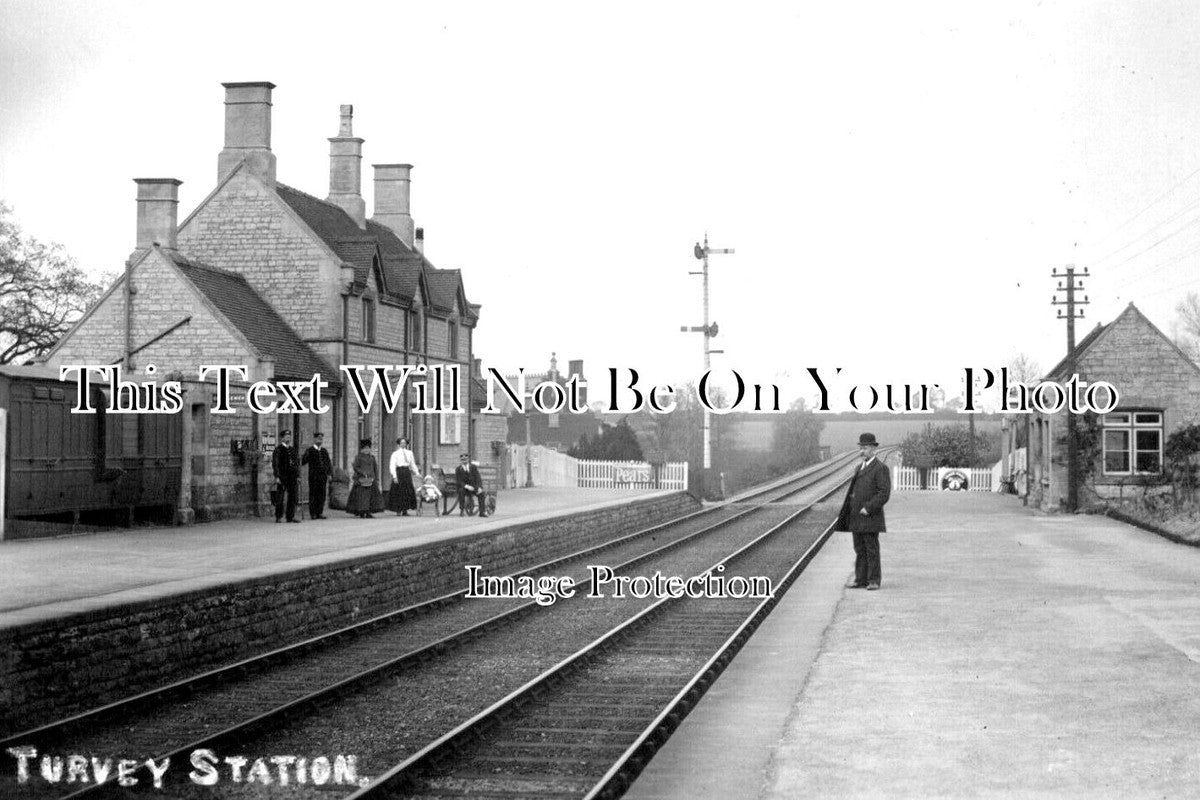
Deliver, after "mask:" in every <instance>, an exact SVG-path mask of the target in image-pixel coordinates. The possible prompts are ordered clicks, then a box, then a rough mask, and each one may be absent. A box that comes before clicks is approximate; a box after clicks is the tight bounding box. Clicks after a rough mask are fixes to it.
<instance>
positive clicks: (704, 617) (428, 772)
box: [350, 505, 834, 800]
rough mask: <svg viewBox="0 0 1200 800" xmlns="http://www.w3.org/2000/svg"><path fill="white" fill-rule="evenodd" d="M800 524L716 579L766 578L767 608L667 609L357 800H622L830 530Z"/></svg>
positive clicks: (720, 603) (690, 605) (703, 600)
mask: <svg viewBox="0 0 1200 800" xmlns="http://www.w3.org/2000/svg"><path fill="white" fill-rule="evenodd" d="M830 510H831V511H833V510H834V509H833V506H832V505H831V506H830ZM803 513H804V512H803V511H799V512H796V514H794V515H792V516H790V517H789V518H788V519H786V520H784V521H783V522H780V523H778V524H776V525H774V526H772V527H771V529H770V530H769V531H767V532H766V533H764V534H763V535H762V536H760V537H758V538H756V539H755V540H754V541H752V542H750V543H748V544H747V545H745V546H744V547H743V548H741V549H740V550H738V551H737V552H736V553H734V554H733V555H730V556H729V557H727V558H725V559H723V560H722V561H720V562H718V563H717V564H714V565H713V566H712V567H711V570H713V571H715V570H721V571H722V572H723V574H724V575H725V577H726V578H727V580H729V579H732V578H733V577H734V576H742V577H743V578H745V579H747V580H749V579H752V578H753V577H761V576H770V578H771V579H772V581H773V585H774V586H775V591H774V593H773V594H772V595H771V596H770V597H767V598H756V597H748V598H730V597H726V598H708V597H699V598H693V597H688V596H686V595H685V596H682V597H666V598H663V599H662V600H659V601H658V602H656V603H654V604H653V605H651V606H649V607H648V608H646V609H645V610H644V611H642V612H641V613H640V614H638V615H637V616H636V617H634V618H632V619H630V620H629V621H628V622H626V623H625V624H623V625H622V626H620V627H618V628H616V629H614V630H613V631H611V632H609V633H607V634H605V635H604V636H602V637H600V638H598V639H596V640H595V641H594V642H592V643H589V644H588V645H587V646H586V647H584V648H581V649H580V650H579V651H577V652H576V653H574V654H572V655H571V656H569V657H568V658H566V659H564V660H563V661H562V662H560V663H559V664H556V665H555V666H554V667H552V668H551V669H549V670H547V671H545V672H544V673H543V674H542V675H540V676H538V678H537V679H536V680H534V681H530V682H529V683H527V684H526V685H525V686H523V687H521V688H520V689H519V690H518V691H515V692H513V693H512V694H510V695H509V696H508V697H506V698H504V699H503V700H502V701H500V702H498V703H496V704H494V705H493V706H491V707H490V708H488V709H487V710H485V711H484V712H482V713H480V714H479V715H477V716H475V717H473V718H472V719H471V720H468V721H467V722H465V723H463V724H462V725H460V726H459V727H457V728H456V729H455V730H454V731H452V732H450V733H448V734H447V735H445V736H443V737H441V738H440V739H438V740H437V741H435V742H433V743H431V744H430V745H429V746H427V747H426V748H424V749H423V750H421V751H420V752H418V753H416V754H414V755H412V756H411V757H409V758H408V759H406V760H404V761H403V762H401V763H399V764H397V765H395V766H394V767H392V768H391V769H390V770H388V772H386V773H385V774H383V775H381V776H380V777H378V778H377V779H375V780H374V781H373V782H372V783H371V784H369V785H368V786H366V787H364V788H363V789H361V790H360V791H358V792H355V793H354V794H352V795H351V796H350V800H365V798H397V797H419V798H423V799H424V798H461V797H491V796H497V797H501V796H502V797H527V798H542V797H553V798H563V797H573V798H597V797H604V798H609V797H618V796H620V794H621V793H622V792H624V791H625V789H626V788H628V786H629V784H630V783H631V782H632V781H633V779H634V778H636V776H637V774H638V773H639V772H640V771H641V769H642V767H644V766H645V764H646V763H647V762H648V761H649V760H650V758H651V757H653V755H654V753H655V752H656V751H657V749H658V748H659V747H660V746H661V745H662V744H663V743H665V741H666V740H667V738H668V737H669V736H670V735H671V733H672V732H673V731H674V729H675V727H676V726H678V724H679V723H680V722H681V721H682V719H683V718H684V716H686V714H687V713H688V712H689V711H690V710H691V709H692V708H693V707H694V706H695V704H696V702H698V701H699V699H700V697H701V696H703V694H704V692H705V691H706V690H707V688H708V687H709V686H710V685H711V684H712V682H713V681H715V680H716V678H717V677H718V676H719V675H720V673H721V671H722V670H723V669H724V668H725V666H726V665H727V664H728V663H729V661H730V660H731V659H732V658H733V656H734V655H735V654H736V653H737V650H738V649H740V647H741V646H742V644H744V643H745V641H746V640H747V639H748V638H749V636H750V635H751V634H752V633H753V631H754V629H755V628H756V627H757V626H758V624H759V623H760V622H761V621H762V619H764V618H765V617H766V615H767V614H768V613H770V610H771V608H773V607H774V605H775V603H776V602H778V598H779V597H780V596H781V595H782V593H783V592H784V591H786V589H787V587H788V586H790V584H791V583H792V582H793V581H794V580H795V579H796V577H797V576H798V575H799V574H800V572H801V571H802V570H803V568H804V566H805V565H806V564H807V563H808V561H809V560H810V559H811V558H812V556H813V555H814V554H815V553H816V552H817V551H818V550H819V549H820V547H821V545H822V544H823V543H824V541H825V539H826V538H827V536H828V534H829V532H830V530H831V528H832V524H831V523H828V522H826V521H824V520H823V521H822V522H821V523H818V525H819V526H821V527H820V530H819V532H818V530H817V527H816V526H810V530H809V531H807V533H808V534H809V535H808V536H806V537H803V539H802V544H801V543H798V542H797V537H796V536H794V535H792V534H795V533H796V530H795V528H793V527H792V526H793V523H794V521H795V518H796V517H798V516H800V515H801V514H803ZM798 544H801V546H797V545H798Z"/></svg>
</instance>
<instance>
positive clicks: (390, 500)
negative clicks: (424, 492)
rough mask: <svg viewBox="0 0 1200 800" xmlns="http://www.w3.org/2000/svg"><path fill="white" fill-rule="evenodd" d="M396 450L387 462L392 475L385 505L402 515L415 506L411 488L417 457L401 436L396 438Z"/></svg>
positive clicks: (415, 494) (406, 514) (415, 497)
mask: <svg viewBox="0 0 1200 800" xmlns="http://www.w3.org/2000/svg"><path fill="white" fill-rule="evenodd" d="M396 445H397V447H396V450H395V452H393V453H392V458H391V460H390V461H389V462H388V473H389V474H390V475H391V476H392V488H391V489H389V490H388V497H387V507H388V508H390V509H391V510H392V511H395V512H396V513H397V514H399V515H400V516H402V517H407V516H408V512H409V511H412V510H414V509H416V507H417V493H416V491H415V490H414V489H413V470H414V469H416V466H417V459H416V457H415V456H414V455H413V451H412V450H409V449H408V440H407V439H405V438H404V437H403V436H401V437H400V438H399V439H397V440H396Z"/></svg>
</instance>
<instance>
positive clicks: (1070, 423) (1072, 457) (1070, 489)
mask: <svg viewBox="0 0 1200 800" xmlns="http://www.w3.org/2000/svg"><path fill="white" fill-rule="evenodd" d="M1050 277H1052V278H1065V279H1066V285H1065V286H1064V285H1063V281H1061V280H1060V281H1059V282H1058V288H1056V289H1055V290H1054V296H1053V297H1052V298H1050V305H1052V306H1066V307H1067V310H1066V312H1065V313H1064V312H1063V310H1062V309H1061V308H1060V309H1058V318H1059V319H1065V320H1066V321H1067V377H1068V379H1069V378H1070V376H1072V375H1074V374H1075V370H1076V368H1077V365H1076V364H1075V320H1077V319H1083V309H1082V308H1081V309H1079V310H1078V313H1076V309H1075V307H1076V306H1086V305H1087V304H1088V299H1087V295H1086V294H1085V295H1084V296H1083V299H1082V300H1076V299H1075V292H1076V291H1078V290H1080V289H1082V288H1083V278H1086V277H1090V276H1089V275H1088V270H1087V267H1084V268H1083V272H1082V273H1079V274H1076V272H1075V265H1074V264H1068V265H1067V266H1066V272H1059V271H1058V268H1057V267H1055V268H1054V271H1053V272H1051V273H1050ZM1059 292H1065V293H1066V295H1067V299H1066V300H1059V299H1058V293H1059ZM1078 463H1079V443H1078V442H1077V441H1076V440H1075V415H1074V414H1072V413H1071V410H1070V409H1069V408H1068V409H1067V510H1068V511H1075V510H1076V509H1078V508H1079V477H1078V474H1077V472H1076V466H1077V465H1078Z"/></svg>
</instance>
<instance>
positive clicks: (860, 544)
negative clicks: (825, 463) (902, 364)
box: [833, 433, 892, 590]
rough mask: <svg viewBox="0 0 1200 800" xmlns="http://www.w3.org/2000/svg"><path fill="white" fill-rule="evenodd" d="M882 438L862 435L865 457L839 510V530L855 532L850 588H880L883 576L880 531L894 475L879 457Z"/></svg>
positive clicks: (869, 434)
mask: <svg viewBox="0 0 1200 800" xmlns="http://www.w3.org/2000/svg"><path fill="white" fill-rule="evenodd" d="M877 449H879V442H877V441H875V434H873V433H864V434H862V435H861V436H859V437H858V450H859V454H860V455H861V456H862V461H861V462H860V463H859V465H858V466H857V467H855V469H854V477H853V478H852V479H851V480H850V488H849V489H848V490H847V491H846V502H845V503H843V504H842V511H841V513H840V514H838V519H837V523H836V524H835V525H834V527H833V529H834V530H835V531H850V532H851V533H853V534H854V556H855V558H854V580H852V581H851V582H850V583H847V584H846V588H847V589H872V590H874V589H878V588H879V582H880V579H881V578H882V577H883V576H882V573H881V571H880V566H879V534H881V533H883V532H884V531H886V530H887V527H886V526H885V525H884V521H883V506H884V504H885V503H887V501H888V497H890V496H891V493H892V475H891V472H890V471H889V470H888V468H887V465H886V464H884V463H883V462H882V461H880V460H879V459H878V458H876V457H875V451H876V450H877Z"/></svg>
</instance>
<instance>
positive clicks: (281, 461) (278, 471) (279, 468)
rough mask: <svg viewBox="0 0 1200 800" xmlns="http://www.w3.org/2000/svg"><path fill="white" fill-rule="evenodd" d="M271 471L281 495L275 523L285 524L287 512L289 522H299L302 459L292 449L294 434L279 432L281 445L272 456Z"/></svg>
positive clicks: (278, 498) (276, 509)
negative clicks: (284, 518)
mask: <svg viewBox="0 0 1200 800" xmlns="http://www.w3.org/2000/svg"><path fill="white" fill-rule="evenodd" d="M271 470H272V471H273V472H274V473H275V484H276V486H277V487H278V488H279V495H278V497H277V499H276V501H275V521H276V522H283V513H284V511H285V510H286V511H287V521H288V522H299V521H300V520H298V519H296V491H297V489H298V488H299V487H298V486H297V483H298V482H299V480H300V459H299V458H298V457H297V456H296V448H294V447H292V432H291V431H289V430H283V431H280V432H279V444H277V445H275V452H274V453H272V454H271Z"/></svg>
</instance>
